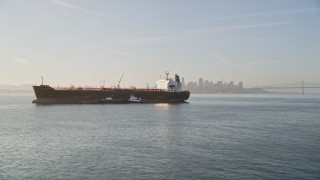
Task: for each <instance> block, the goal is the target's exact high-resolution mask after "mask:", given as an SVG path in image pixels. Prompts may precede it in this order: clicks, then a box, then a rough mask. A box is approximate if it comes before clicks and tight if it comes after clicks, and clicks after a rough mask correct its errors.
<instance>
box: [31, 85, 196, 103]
mask: <svg viewBox="0 0 320 180" xmlns="http://www.w3.org/2000/svg"><path fill="white" fill-rule="evenodd" d="M33 89H34V92H35V94H36V97H37V99H36V100H34V101H33V103H37V104H107V103H183V102H186V100H187V99H188V98H189V96H190V92H189V91H181V92H167V91H160V90H148V89H145V90H141V89H105V88H101V89H99V90H97V89H94V90H93V89H92V90H90V89H81V88H75V89H65V90H56V89H54V88H52V87H50V86H47V85H40V86H33Z"/></svg>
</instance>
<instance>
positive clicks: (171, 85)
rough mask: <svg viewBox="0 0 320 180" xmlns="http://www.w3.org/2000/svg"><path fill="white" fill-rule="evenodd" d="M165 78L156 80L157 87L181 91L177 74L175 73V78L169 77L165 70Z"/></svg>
mask: <svg viewBox="0 0 320 180" xmlns="http://www.w3.org/2000/svg"><path fill="white" fill-rule="evenodd" d="M165 74H166V79H160V80H158V81H156V84H157V89H164V90H166V91H169V92H181V91H182V84H181V82H180V78H179V75H178V74H175V76H174V77H175V79H174V80H173V79H172V78H169V77H168V76H169V72H166V73H165Z"/></svg>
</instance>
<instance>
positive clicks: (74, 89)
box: [53, 87, 166, 92]
mask: <svg viewBox="0 0 320 180" xmlns="http://www.w3.org/2000/svg"><path fill="white" fill-rule="evenodd" d="M53 89H55V90H58V91H61V90H67V91H115V90H117V91H144V92H166V90H164V89H145V88H105V87H101V88H90V87H55V88H53Z"/></svg>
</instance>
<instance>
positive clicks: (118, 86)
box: [117, 72, 124, 88]
mask: <svg viewBox="0 0 320 180" xmlns="http://www.w3.org/2000/svg"><path fill="white" fill-rule="evenodd" d="M123 74H124V72H123V73H122V75H121V78H120V80H119V81H118V85H117V88H120V82H121V80H122V77H123Z"/></svg>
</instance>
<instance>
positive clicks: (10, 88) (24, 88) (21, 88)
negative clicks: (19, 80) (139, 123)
mask: <svg viewBox="0 0 320 180" xmlns="http://www.w3.org/2000/svg"><path fill="white" fill-rule="evenodd" d="M32 92H33V90H32V85H31V84H24V85H7V84H0V93H32Z"/></svg>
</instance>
